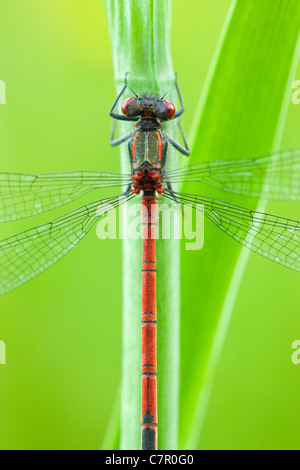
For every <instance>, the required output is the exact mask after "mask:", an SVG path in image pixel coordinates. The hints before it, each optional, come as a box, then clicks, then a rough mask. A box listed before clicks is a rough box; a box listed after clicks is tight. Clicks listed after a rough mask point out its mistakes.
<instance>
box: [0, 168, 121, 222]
mask: <svg viewBox="0 0 300 470" xmlns="http://www.w3.org/2000/svg"><path fill="white" fill-rule="evenodd" d="M129 182H130V175H124V176H123V175H118V174H114V173H103V172H84V171H80V172H66V173H48V174H47V173H45V174H40V175H22V174H15V173H1V174H0V222H8V221H12V220H16V219H20V218H24V217H29V216H32V215H36V214H40V213H41V212H45V211H48V210H50V209H55V208H56V207H59V206H62V205H64V204H67V203H69V202H71V201H74V200H75V199H77V198H79V197H80V196H82V195H83V194H85V193H87V192H89V191H92V190H93V189H98V188H104V187H111V186H122V185H125V186H126V185H128V184H129Z"/></svg>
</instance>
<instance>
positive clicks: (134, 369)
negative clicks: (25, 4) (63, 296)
mask: <svg viewBox="0 0 300 470" xmlns="http://www.w3.org/2000/svg"><path fill="white" fill-rule="evenodd" d="M105 4H106V12H107V18H108V23H109V31H110V37H111V43H112V52H113V63H114V76H115V84H116V88H117V92H119V91H120V89H121V88H122V86H123V84H124V76H125V73H126V72H129V75H128V82H129V83H128V84H129V86H130V87H131V88H132V89H133V90H134V91H135V92H136V93H137V94H143V93H147V94H154V93H161V94H163V93H165V92H166V91H168V90H174V72H173V68H172V61H171V55H170V21H171V19H170V18H171V1H170V0H166V1H163V2H161V1H159V0H147V1H142V2H141V1H139V0H106V2H105ZM131 95H132V92H131V91H130V90H128V94H125V95H124V99H125V98H126V97H128V96H131ZM169 96H170V97H171V98H169V99H174V91H171V92H170V94H169V95H168V97H169ZM119 110H120V108H119ZM128 128H132V124H131V125H128V124H127V123H121V124H120V126H119V129H120V133H122V134H123V133H125V132H128ZM168 132H169V133H171V134H173V135H174V133H175V132H176V131H175V130H174V126H173V125H170V124H168ZM174 161H175V158H174V160H173V162H174ZM121 170H122V172H125V173H128V171H129V158H128V151H127V145H126V144H124V145H123V146H122V147H121ZM138 201H139V199H138V198H136V200H134V203H137V202H138ZM124 220H125V222H124V224H126V221H127V222H129V217H128V215H125V214H124ZM141 247H142V244H141V240H140V239H139V240H132V239H130V238H125V239H124V241H123V349H122V386H121V438H120V440H121V442H120V446H121V449H139V448H140V421H141V418H140V406H141V387H140V380H141V372H140V367H141V333H140V317H141ZM156 251H157V266H158V268H157V310H158V422H159V428H158V446H159V449H176V448H177V442H178V412H179V305H180V298H179V291H180V289H179V267H180V261H179V243H178V241H177V240H158V241H157V247H156Z"/></svg>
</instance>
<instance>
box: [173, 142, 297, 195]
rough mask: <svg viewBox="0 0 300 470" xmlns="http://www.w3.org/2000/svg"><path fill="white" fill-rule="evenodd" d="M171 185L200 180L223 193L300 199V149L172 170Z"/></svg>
mask: <svg viewBox="0 0 300 470" xmlns="http://www.w3.org/2000/svg"><path fill="white" fill-rule="evenodd" d="M166 180H167V181H169V182H170V183H180V182H184V181H198V182H200V183H205V184H208V185H210V186H213V187H215V188H218V189H221V190H223V191H227V192H231V193H235V194H241V195H244V196H252V197H263V198H266V199H276V200H290V201H299V200H300V148H295V149H293V150H285V151H283V152H277V153H274V154H272V155H268V156H266V157H259V158H245V159H241V160H228V161H213V162H208V163H200V164H197V165H191V166H187V167H184V168H181V169H178V170H174V171H170V172H169V173H168V174H167V175H166Z"/></svg>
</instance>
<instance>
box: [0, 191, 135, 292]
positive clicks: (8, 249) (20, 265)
mask: <svg viewBox="0 0 300 470" xmlns="http://www.w3.org/2000/svg"><path fill="white" fill-rule="evenodd" d="M131 197H133V196H132V195H128V193H127V194H123V195H120V196H115V197H112V198H106V199H102V200H100V201H96V202H93V203H91V204H87V205H85V206H82V207H80V208H79V209H77V210H75V211H72V212H69V213H68V214H66V215H64V216H62V217H58V218H57V219H54V220H53V221H51V222H49V223H47V224H45V225H40V226H39V227H36V228H33V229H31V230H27V231H25V232H22V233H20V234H18V235H15V236H13V237H10V238H7V239H6V240H2V241H1V242H0V295H3V294H5V293H7V292H9V291H11V290H13V289H15V288H16V287H19V286H20V285H22V284H24V283H25V282H27V281H29V280H30V279H32V278H34V277H35V276H37V275H38V274H40V273H42V272H43V271H45V270H46V269H47V268H49V267H50V266H52V265H53V264H54V263H56V262H57V261H58V260H59V259H60V258H62V257H63V256H64V255H65V254H67V253H68V252H69V251H70V250H71V249H72V248H74V247H75V246H76V245H77V243H78V242H79V241H80V240H81V239H82V238H83V237H84V236H85V235H86V234H87V233H88V231H89V230H90V229H91V227H92V226H93V225H94V223H95V222H96V221H97V220H98V219H99V217H101V216H103V215H104V214H105V213H106V212H108V211H109V210H111V209H113V208H116V207H118V206H119V205H120V204H122V203H124V202H125V201H126V200H128V199H130V198H131Z"/></svg>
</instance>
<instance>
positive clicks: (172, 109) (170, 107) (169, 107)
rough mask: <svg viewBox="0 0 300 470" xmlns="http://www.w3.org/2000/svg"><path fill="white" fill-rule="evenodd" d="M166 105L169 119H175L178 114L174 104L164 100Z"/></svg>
mask: <svg viewBox="0 0 300 470" xmlns="http://www.w3.org/2000/svg"><path fill="white" fill-rule="evenodd" d="M164 103H165V105H166V108H167V119H168V120H169V119H173V117H174V116H175V114H176V108H175V106H174V104H173V103H171V101H168V100H164Z"/></svg>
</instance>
